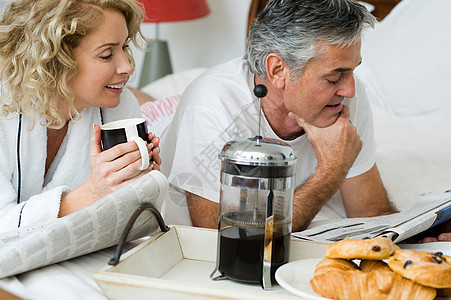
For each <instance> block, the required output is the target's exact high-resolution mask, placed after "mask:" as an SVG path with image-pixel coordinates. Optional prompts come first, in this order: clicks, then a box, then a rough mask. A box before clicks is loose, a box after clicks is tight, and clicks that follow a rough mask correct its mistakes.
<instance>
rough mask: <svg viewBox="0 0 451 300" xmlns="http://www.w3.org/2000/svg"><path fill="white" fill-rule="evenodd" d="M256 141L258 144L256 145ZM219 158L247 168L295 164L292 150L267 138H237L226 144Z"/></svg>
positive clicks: (286, 145)
mask: <svg viewBox="0 0 451 300" xmlns="http://www.w3.org/2000/svg"><path fill="white" fill-rule="evenodd" d="M257 140H259V141H258V143H257ZM219 158H220V159H221V160H222V161H223V162H225V161H227V162H230V163H236V164H243V165H249V166H291V165H294V164H296V156H295V155H294V152H293V149H292V148H291V147H290V146H289V145H288V144H286V143H284V142H282V141H280V140H275V139H269V138H260V137H252V138H237V139H235V140H232V141H229V142H227V143H226V144H225V145H224V147H223V149H222V152H221V154H220V155H219Z"/></svg>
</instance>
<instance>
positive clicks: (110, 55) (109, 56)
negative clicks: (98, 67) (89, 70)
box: [99, 51, 113, 60]
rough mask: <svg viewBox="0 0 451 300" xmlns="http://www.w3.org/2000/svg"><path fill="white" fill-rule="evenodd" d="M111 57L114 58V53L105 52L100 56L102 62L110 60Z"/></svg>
mask: <svg viewBox="0 0 451 300" xmlns="http://www.w3.org/2000/svg"><path fill="white" fill-rule="evenodd" d="M111 57H113V51H105V52H103V53H102V54H100V56H99V58H100V59H102V60H109V59H111Z"/></svg>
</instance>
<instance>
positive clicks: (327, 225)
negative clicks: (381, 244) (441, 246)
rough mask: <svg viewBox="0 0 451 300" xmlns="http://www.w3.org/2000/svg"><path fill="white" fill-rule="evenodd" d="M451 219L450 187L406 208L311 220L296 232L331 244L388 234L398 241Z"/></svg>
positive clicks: (303, 237)
mask: <svg viewBox="0 0 451 300" xmlns="http://www.w3.org/2000/svg"><path fill="white" fill-rule="evenodd" d="M450 218H451V190H448V191H445V192H433V193H424V194H421V195H420V197H419V199H418V201H417V202H416V203H415V205H414V206H413V207H411V208H410V209H407V210H405V211H402V212H399V213H394V214H391V215H384V216H378V217H371V218H345V219H334V220H322V221H317V222H312V224H310V226H309V228H308V229H306V230H303V231H300V232H295V233H293V235H292V236H293V237H295V238H299V239H302V240H308V241H316V242H324V243H332V242H336V241H340V240H343V239H345V238H349V239H362V238H374V237H378V236H385V237H388V238H390V239H391V240H393V241H394V242H395V243H398V242H401V241H404V240H406V239H408V238H410V237H412V236H414V235H416V234H418V233H421V232H423V231H425V230H427V229H429V228H432V227H434V226H437V225H439V224H441V223H443V222H446V221H447V220H449V219H450Z"/></svg>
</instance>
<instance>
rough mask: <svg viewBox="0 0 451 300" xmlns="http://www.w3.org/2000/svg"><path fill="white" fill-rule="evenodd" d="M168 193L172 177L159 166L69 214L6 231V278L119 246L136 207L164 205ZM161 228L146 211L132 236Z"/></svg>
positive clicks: (0, 259) (0, 261) (1, 251)
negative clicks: (169, 181) (160, 169)
mask: <svg viewBox="0 0 451 300" xmlns="http://www.w3.org/2000/svg"><path fill="white" fill-rule="evenodd" d="M167 193H168V181H167V179H166V177H165V176H164V175H163V174H162V173H160V172H159V171H155V170H154V171H152V172H149V173H147V174H145V175H144V176H142V177H140V178H138V179H136V180H134V181H132V182H131V183H130V184H128V185H126V186H125V187H123V188H121V189H119V190H117V191H115V192H114V193H111V194H110V195H108V196H106V197H104V198H102V199H99V200H98V201H96V202H94V203H93V204H91V205H90V206H88V207H85V208H84V209H82V210H80V211H77V212H75V213H72V214H70V215H67V216H65V217H63V218H59V219H56V220H53V221H51V222H44V223H40V224H35V225H33V226H26V227H21V228H18V229H17V230H14V231H9V232H5V233H0V278H4V277H8V276H11V275H16V274H19V273H22V272H26V271H29V270H33V269H36V268H40V267H43V266H46V265H50V264H54V263H57V262H60V261H63V260H67V259H70V258H74V257H77V256H81V255H84V254H87V253H91V252H94V251H97V250H100V249H104V248H107V247H111V246H113V245H116V244H117V243H118V241H119V239H120V237H121V235H122V232H123V231H124V228H125V226H126V224H127V222H128V221H129V219H130V217H131V216H132V214H133V213H134V212H135V210H136V209H137V208H138V207H139V206H140V205H141V204H143V203H151V204H153V205H154V206H155V207H156V208H157V209H158V210H159V209H161V206H162V204H163V200H164V198H165V197H166V195H167ZM157 228H158V222H157V220H156V218H155V217H154V216H153V214H152V213H150V212H149V211H144V212H143V213H142V214H141V215H140V216H139V217H138V219H137V220H136V222H135V223H134V226H133V229H132V230H131V232H130V234H129V238H128V240H133V239H137V238H140V237H143V236H145V235H149V234H150V233H152V232H154V231H155V230H156V229H157Z"/></svg>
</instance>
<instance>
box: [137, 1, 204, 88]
mask: <svg viewBox="0 0 451 300" xmlns="http://www.w3.org/2000/svg"><path fill="white" fill-rule="evenodd" d="M139 2H141V3H142V4H143V6H144V12H145V15H146V17H145V18H144V23H155V38H154V39H152V43H151V46H150V51H146V53H145V55H144V62H143V68H142V71H141V77H140V80H139V88H141V87H143V86H145V85H146V84H148V83H149V82H152V81H154V80H156V79H158V78H161V77H163V76H165V75H168V74H171V73H172V66H171V59H170V57H169V51H168V44H167V42H166V41H162V40H160V37H159V28H158V27H159V23H163V22H177V21H187V20H193V19H198V18H201V17H204V16H206V15H208V14H209V13H210V8H209V7H208V4H207V2H206V0H139Z"/></svg>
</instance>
